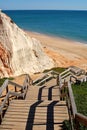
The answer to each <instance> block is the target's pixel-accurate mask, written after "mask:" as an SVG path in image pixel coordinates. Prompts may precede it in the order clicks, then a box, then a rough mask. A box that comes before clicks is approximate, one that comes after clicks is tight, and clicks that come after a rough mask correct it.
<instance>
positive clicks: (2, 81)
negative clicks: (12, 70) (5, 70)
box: [0, 77, 14, 87]
mask: <svg viewBox="0 0 87 130" xmlns="http://www.w3.org/2000/svg"><path fill="white" fill-rule="evenodd" d="M6 79H9V80H13V79H14V78H12V77H10V78H6V77H5V78H2V79H0V87H1V86H2V84H3V83H4V81H5V80H6Z"/></svg>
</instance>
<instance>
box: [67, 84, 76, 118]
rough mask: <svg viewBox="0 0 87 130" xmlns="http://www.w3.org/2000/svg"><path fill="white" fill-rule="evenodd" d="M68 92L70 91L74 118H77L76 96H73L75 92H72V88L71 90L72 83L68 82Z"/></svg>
mask: <svg viewBox="0 0 87 130" xmlns="http://www.w3.org/2000/svg"><path fill="white" fill-rule="evenodd" d="M68 91H69V98H70V102H71V106H72V112H73V116H74V118H75V114H76V113H77V108H76V104H75V100H74V95H73V92H72V88H71V84H70V82H68Z"/></svg>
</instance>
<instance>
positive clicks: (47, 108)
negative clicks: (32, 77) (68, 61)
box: [0, 78, 69, 130]
mask: <svg viewBox="0 0 87 130" xmlns="http://www.w3.org/2000/svg"><path fill="white" fill-rule="evenodd" d="M65 120H69V115H68V109H67V105H66V101H60V90H59V87H58V86H57V85H56V79H55V78H53V79H51V80H49V81H48V82H46V83H45V84H44V85H42V86H36V85H31V86H30V87H29V88H28V92H27V95H26V99H25V100H12V101H11V102H10V105H9V107H8V109H7V111H6V114H5V116H4V118H3V121H2V124H1V126H0V130H63V127H62V126H63V122H64V121H65Z"/></svg>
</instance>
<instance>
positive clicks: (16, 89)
mask: <svg viewBox="0 0 87 130" xmlns="http://www.w3.org/2000/svg"><path fill="white" fill-rule="evenodd" d="M15 92H17V87H16V85H15ZM16 99H17V96H16Z"/></svg>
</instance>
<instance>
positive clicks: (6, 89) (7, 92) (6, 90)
mask: <svg viewBox="0 0 87 130" xmlns="http://www.w3.org/2000/svg"><path fill="white" fill-rule="evenodd" d="M7 93H8V85H7V87H6V94H7Z"/></svg>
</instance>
